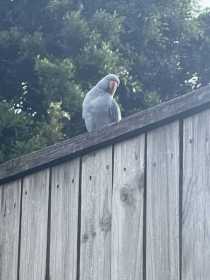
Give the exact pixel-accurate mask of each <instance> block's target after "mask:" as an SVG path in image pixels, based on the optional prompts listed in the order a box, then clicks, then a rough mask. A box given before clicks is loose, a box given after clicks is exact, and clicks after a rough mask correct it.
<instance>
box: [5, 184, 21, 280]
mask: <svg viewBox="0 0 210 280" xmlns="http://www.w3.org/2000/svg"><path fill="white" fill-rule="evenodd" d="M20 197H21V181H20V180H18V181H16V182H13V183H10V184H7V185H3V186H1V187H0V279H2V280H4V279H8V280H16V279H17V271H18V244H19V223H20Z"/></svg>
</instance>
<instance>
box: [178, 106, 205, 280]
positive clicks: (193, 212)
mask: <svg viewBox="0 0 210 280" xmlns="http://www.w3.org/2000/svg"><path fill="white" fill-rule="evenodd" d="M209 120H210V110H208V111H205V112H202V113H200V114H197V115H195V116H192V117H190V118H188V119H186V120H185V121H184V135H183V138H184V139H183V147H184V159H183V160H184V161H183V174H184V176H183V215H182V222H183V226H182V229H183V233H182V237H183V240H182V254H183V256H182V276H183V279H184V280H198V279H199V280H206V279H209V278H210V121H209Z"/></svg>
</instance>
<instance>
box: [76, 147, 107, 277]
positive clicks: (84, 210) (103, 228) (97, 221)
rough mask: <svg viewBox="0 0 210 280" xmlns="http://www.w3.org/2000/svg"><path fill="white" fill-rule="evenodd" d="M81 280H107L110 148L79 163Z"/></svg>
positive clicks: (90, 155) (88, 156) (92, 154)
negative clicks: (80, 172)
mask: <svg viewBox="0 0 210 280" xmlns="http://www.w3.org/2000/svg"><path fill="white" fill-rule="evenodd" d="M81 193H82V195H81V201H82V206H81V257H80V259H81V264H80V280H98V279H100V280H109V279H110V272H111V268H110V259H111V256H110V254H111V252H110V251H111V243H110V242H111V194H112V147H111V146H110V147H108V148H105V149H102V150H99V151H97V152H93V153H91V154H88V155H87V156H84V157H83V160H82V191H81Z"/></svg>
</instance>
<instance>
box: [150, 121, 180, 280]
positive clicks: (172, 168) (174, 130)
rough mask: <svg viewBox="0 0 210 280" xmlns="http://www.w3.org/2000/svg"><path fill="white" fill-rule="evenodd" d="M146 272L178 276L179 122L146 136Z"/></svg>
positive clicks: (167, 278)
mask: <svg viewBox="0 0 210 280" xmlns="http://www.w3.org/2000/svg"><path fill="white" fill-rule="evenodd" d="M147 140H148V141H147V211H146V212H147V219H146V220H147V236H146V238H147V240H146V243H147V245H146V248H147V250H146V263H147V267H146V275H147V279H149V280H156V279H161V280H178V279H179V123H178V122H175V123H173V124H170V125H167V126H164V127H161V128H158V129H156V130H154V131H151V132H150V133H148V138H147Z"/></svg>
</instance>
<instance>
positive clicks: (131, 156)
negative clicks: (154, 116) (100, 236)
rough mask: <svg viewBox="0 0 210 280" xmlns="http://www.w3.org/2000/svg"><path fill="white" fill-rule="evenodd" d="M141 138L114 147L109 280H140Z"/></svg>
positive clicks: (142, 156) (142, 182)
mask: <svg viewBox="0 0 210 280" xmlns="http://www.w3.org/2000/svg"><path fill="white" fill-rule="evenodd" d="M144 149H145V136H144V135H141V136H138V137H135V138H134V139H131V140H128V141H124V142H122V143H120V144H117V145H115V147H114V180H113V201H112V211H113V212H112V213H113V214H112V215H113V219H112V220H113V222H112V274H111V275H112V278H111V279H113V280H141V279H143V200H144V179H145V178H144V175H145V174H144V153H145V151H144Z"/></svg>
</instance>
